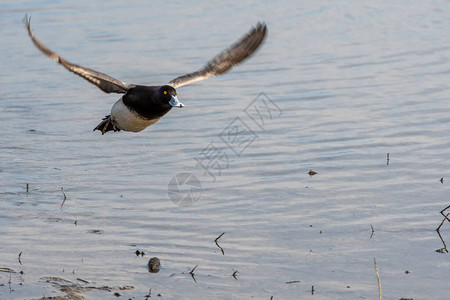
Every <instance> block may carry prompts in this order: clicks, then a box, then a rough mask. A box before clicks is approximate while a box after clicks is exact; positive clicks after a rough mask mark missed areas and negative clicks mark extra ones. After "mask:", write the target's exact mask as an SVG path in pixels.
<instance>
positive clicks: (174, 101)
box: [169, 96, 184, 107]
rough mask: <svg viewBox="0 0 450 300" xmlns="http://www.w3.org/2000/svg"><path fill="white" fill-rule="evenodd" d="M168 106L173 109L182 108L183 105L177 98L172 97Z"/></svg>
mask: <svg viewBox="0 0 450 300" xmlns="http://www.w3.org/2000/svg"><path fill="white" fill-rule="evenodd" d="M169 104H170V105H172V106H173V107H183V106H184V104H183V103H181V102H180V101H179V100H178V98H177V96H172V99H170V101H169Z"/></svg>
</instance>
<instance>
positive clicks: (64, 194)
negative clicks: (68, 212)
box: [61, 187, 67, 208]
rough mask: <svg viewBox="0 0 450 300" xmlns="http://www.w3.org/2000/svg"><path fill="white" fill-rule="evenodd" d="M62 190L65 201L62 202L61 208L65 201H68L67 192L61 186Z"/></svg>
mask: <svg viewBox="0 0 450 300" xmlns="http://www.w3.org/2000/svg"><path fill="white" fill-rule="evenodd" d="M61 191H62V193H63V196H64V199H63V202H62V203H61V208H62V207H63V205H64V202H66V199H67V197H66V193H65V192H64V188H63V187H61Z"/></svg>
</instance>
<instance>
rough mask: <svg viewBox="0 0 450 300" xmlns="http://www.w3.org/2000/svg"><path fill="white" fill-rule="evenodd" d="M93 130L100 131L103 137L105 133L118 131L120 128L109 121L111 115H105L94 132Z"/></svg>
mask: <svg viewBox="0 0 450 300" xmlns="http://www.w3.org/2000/svg"><path fill="white" fill-rule="evenodd" d="M95 130H100V131H101V132H102V135H104V134H105V133H106V132H108V131H111V130H114V131H120V128H118V127H116V125H114V123H113V121H112V120H111V115H107V116H105V117H104V118H103V121H101V122H100V124H98V125H97V127H95V128H94V131H95Z"/></svg>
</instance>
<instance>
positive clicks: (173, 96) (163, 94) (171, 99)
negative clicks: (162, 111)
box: [157, 85, 184, 107]
mask: <svg viewBox="0 0 450 300" xmlns="http://www.w3.org/2000/svg"><path fill="white" fill-rule="evenodd" d="M157 93H158V98H159V99H161V100H162V101H161V102H163V103H167V104H169V105H170V106H173V107H183V106H184V105H183V104H182V103H181V102H180V101H178V98H177V90H176V89H175V88H174V87H172V86H170V85H163V86H162V87H160V88H159V89H158V91H157Z"/></svg>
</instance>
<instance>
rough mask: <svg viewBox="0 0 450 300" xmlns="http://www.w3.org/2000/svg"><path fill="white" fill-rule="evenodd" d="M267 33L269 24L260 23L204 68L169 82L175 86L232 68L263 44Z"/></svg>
mask: <svg viewBox="0 0 450 300" xmlns="http://www.w3.org/2000/svg"><path fill="white" fill-rule="evenodd" d="M266 34H267V26H266V24H264V23H258V24H257V25H256V27H253V28H252V29H251V30H250V31H249V32H248V33H247V34H246V35H244V36H243V37H242V38H241V39H240V40H239V41H237V42H236V43H234V44H233V45H231V46H230V47H229V48H227V49H225V50H224V51H222V52H221V53H219V54H218V55H216V56H215V57H214V58H213V59H211V60H210V61H209V62H208V63H207V64H206V65H205V66H204V67H203V68H202V69H200V70H198V71H195V72H192V73H189V74H186V75H183V76H180V77H177V78H175V79H173V80H171V81H170V82H169V84H170V85H171V86H173V87H174V88H177V87H180V86H183V85H186V84H189V83H192V82H196V81H200V80H204V79H206V78H209V77H212V76H217V75H220V74H223V73H225V72H226V71H228V70H230V69H231V68H232V67H234V66H235V65H237V64H239V63H240V62H242V61H243V60H244V59H246V58H248V57H249V56H250V55H252V54H253V53H254V52H255V51H256V49H258V47H259V46H260V45H261V44H262V42H263V41H264V38H265V37H266Z"/></svg>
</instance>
